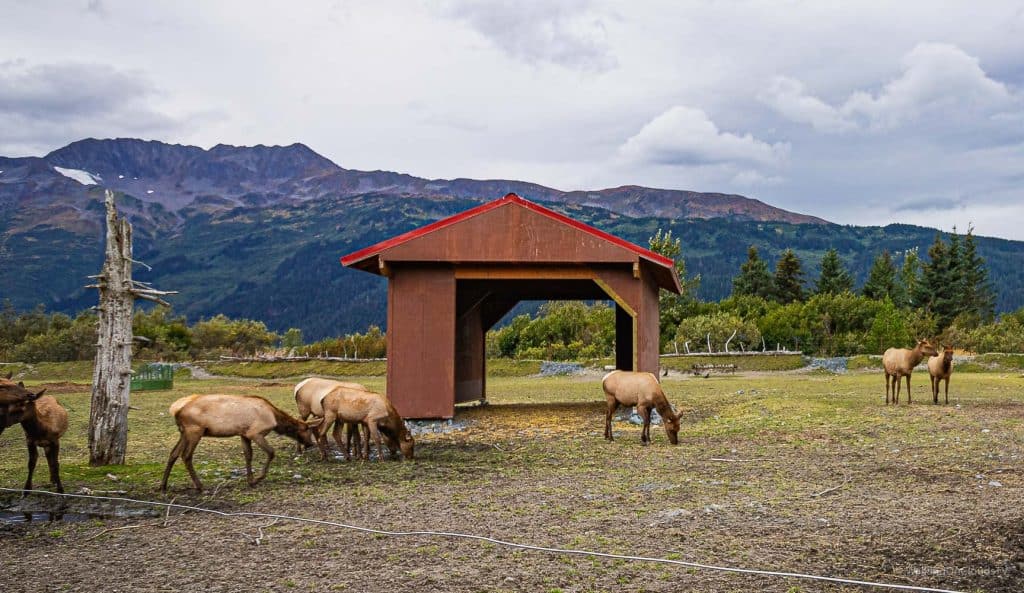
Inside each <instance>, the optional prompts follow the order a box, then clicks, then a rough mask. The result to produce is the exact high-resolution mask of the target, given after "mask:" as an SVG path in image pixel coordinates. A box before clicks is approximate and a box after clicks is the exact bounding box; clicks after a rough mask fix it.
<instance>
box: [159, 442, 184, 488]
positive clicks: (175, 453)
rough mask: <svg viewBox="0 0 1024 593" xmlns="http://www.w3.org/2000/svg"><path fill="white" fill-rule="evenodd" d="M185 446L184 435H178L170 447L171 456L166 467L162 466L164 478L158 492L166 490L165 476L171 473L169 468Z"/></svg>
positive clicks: (167, 476)
mask: <svg viewBox="0 0 1024 593" xmlns="http://www.w3.org/2000/svg"><path fill="white" fill-rule="evenodd" d="M184 448H185V435H184V434H182V435H181V436H179V437H178V442H177V443H176V444H175V445H174V448H173V449H171V457H170V459H168V460H167V467H165V468H164V480H163V481H162V482H160V492H167V478H169V477H170V475H171V468H172V467H174V462H175V461H177V460H178V456H180V455H181V452H182V450H183V449H184Z"/></svg>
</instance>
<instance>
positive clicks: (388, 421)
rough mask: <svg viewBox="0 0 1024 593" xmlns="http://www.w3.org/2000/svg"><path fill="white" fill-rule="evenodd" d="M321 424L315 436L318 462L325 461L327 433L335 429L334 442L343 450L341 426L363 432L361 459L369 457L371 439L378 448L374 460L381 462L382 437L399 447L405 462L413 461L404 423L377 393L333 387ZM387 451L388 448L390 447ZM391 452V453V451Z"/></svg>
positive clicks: (325, 400)
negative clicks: (354, 425)
mask: <svg viewBox="0 0 1024 593" xmlns="http://www.w3.org/2000/svg"><path fill="white" fill-rule="evenodd" d="M323 408H324V421H323V424H322V425H321V426H320V430H319V432H318V435H317V437H318V438H317V443H318V444H319V445H320V458H321V459H324V460H326V459H327V430H328V429H329V428H330V427H331V425H332V424H333V425H334V431H333V435H334V440H335V442H337V443H338V446H339V447H342V446H343V445H342V443H341V426H342V423H343V422H358V423H360V424H362V425H363V426H364V427H365V428H366V429H367V430H366V433H367V434H366V438H365V439H364V445H363V456H364V458H366V459H369V457H370V439H371V438H372V439H373V440H374V442H376V444H377V460H378V461H383V459H384V455H383V449H382V446H381V433H382V432H383V433H384V435H385V436H386V437H390V438H391V439H392V440H394V441H395V442H397V443H398V446H399V447H400V448H401V450H402V455H403V456H404V457H405V458H406V459H412V458H413V448H414V446H415V443H414V442H413V438H412V435H411V434H410V433H409V430H408V429H407V428H406V427H405V422H404V421H403V420H402V417H401V416H399V415H398V411H397V410H395V407H394V406H393V405H391V402H390V401H388V398H387V397H386V396H384V395H383V394H380V393H374V392H372V391H365V390H362V389H350V388H348V387H335V388H334V389H332V390H331V391H330V393H328V394H327V396H326V397H324V399H323ZM389 448H390V447H389ZM392 452H394V451H392Z"/></svg>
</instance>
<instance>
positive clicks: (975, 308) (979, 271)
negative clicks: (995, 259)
mask: <svg viewBox="0 0 1024 593" xmlns="http://www.w3.org/2000/svg"><path fill="white" fill-rule="evenodd" d="M960 284H961V286H960V291H959V292H960V309H961V312H963V313H967V314H968V315H971V316H972V317H974V318H975V319H976V320H978V321H980V322H985V323H988V322H991V321H992V319H993V318H994V317H995V293H994V291H993V289H992V284H991V283H990V282H989V279H988V269H987V268H986V267H985V260H984V259H983V258H982V257H981V256H979V255H978V251H977V245H975V243H974V229H973V228H971V227H968V229H967V234H966V235H965V236H964V244H963V254H962V255H961V257H960Z"/></svg>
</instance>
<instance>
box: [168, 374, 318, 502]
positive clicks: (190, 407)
mask: <svg viewBox="0 0 1024 593" xmlns="http://www.w3.org/2000/svg"><path fill="white" fill-rule="evenodd" d="M170 413H171V415H172V416H174V421H175V422H176V423H177V425H178V432H179V433H181V436H180V437H179V439H178V442H177V444H175V445H174V448H173V449H171V456H170V458H169V459H168V460H167V467H166V468H165V469H164V478H163V481H162V482H161V484H160V490H161V491H167V479H168V477H169V476H170V475H171V468H172V467H174V462H175V461H176V460H177V459H178V457H181V459H182V461H184V462H185V468H186V469H187V470H188V474H189V476H191V478H192V483H193V484H194V485H195V487H196V490H199V491H202V490H203V484H202V482H200V481H199V476H198V475H196V470H195V468H194V467H193V466H192V455H193V453H195V450H196V446H197V445H198V444H199V441H200V439H202V438H203V437H204V436H208V437H233V436H238V437H241V439H242V450H243V451H244V453H245V474H246V479H247V480H248V482H249V485H250V486H255V485H256V484H258V483H259V482H260V480H262V479H263V478H265V477H266V476H267V470H268V469H269V468H270V462H271V461H273V459H274V449H273V448H272V447H271V446H270V444H269V443H268V442H267V439H266V436H267V434H269V433H270V432H271V431H273V432H276V433H278V434H282V435H284V436H287V437H290V438H292V439H295V440H296V441H298V442H300V443H306V444H308V445H312V444H313V442H314V441H313V436H312V432H311V430H310V427H311V426H315V425H316V424H319V421H315V422H310V423H306V422H302V421H301V420H298V419H296V418H294V417H292V416H290V415H288V414H287V413H286V412H283V411H282V410H280V409H278V408H277V407H276V406H275V405H274V404H272V403H270V402H269V401H267V400H265V399H263V398H262V397H258V396H255V395H218V394H209V395H189V396H186V397H183V398H181V399H179V400H177V401H175V402H174V403H172V404H171V407H170ZM254 442H255V443H256V445H257V446H259V448H260V449H263V452H264V453H266V454H267V460H266V462H265V463H264V464H263V471H262V472H260V475H258V476H256V477H255V478H253V475H252V443H254Z"/></svg>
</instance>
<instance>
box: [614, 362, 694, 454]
mask: <svg viewBox="0 0 1024 593" xmlns="http://www.w3.org/2000/svg"><path fill="white" fill-rule="evenodd" d="M601 388H602V389H604V393H605V396H606V398H607V400H608V410H607V412H606V413H605V418H604V438H606V439H608V440H609V441H611V440H614V439H613V438H612V415H613V414H614V413H615V410H617V409H618V407H619V406H636V411H637V413H638V414H640V417H641V418H642V419H643V421H644V427H643V430H642V431H641V432H640V442H642V443H643V444H645V445H646V444H648V443H650V442H651V409H652V408H653V409H656V410H658V414H660V415H661V419H662V424H663V425H664V426H665V434H666V435H668V440H669V442H670V443H672V444H673V445H675V444H678V442H679V416H677V415H676V413H675V412H674V411H673V410H672V406H671V405H670V404H669V403H668V398H667V397H665V392H664V391H662V389H661V383H659V382H658V378H657V377H655V376H654V375H653V374H651V373H636V372H632V371H612V372H610V373H608V374H607V375H605V376H604V379H602V380H601Z"/></svg>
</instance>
